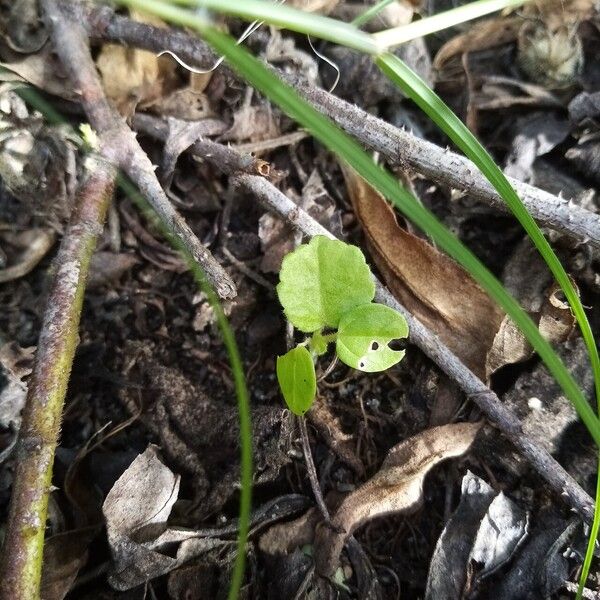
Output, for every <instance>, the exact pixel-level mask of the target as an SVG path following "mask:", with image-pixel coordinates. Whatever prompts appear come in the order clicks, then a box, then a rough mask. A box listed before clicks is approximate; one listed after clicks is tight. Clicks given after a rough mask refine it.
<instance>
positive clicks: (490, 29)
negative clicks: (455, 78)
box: [433, 17, 523, 71]
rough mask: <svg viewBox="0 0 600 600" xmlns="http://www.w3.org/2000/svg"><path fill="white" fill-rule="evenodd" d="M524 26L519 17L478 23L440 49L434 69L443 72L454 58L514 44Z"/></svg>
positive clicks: (434, 61)
mask: <svg viewBox="0 0 600 600" xmlns="http://www.w3.org/2000/svg"><path fill="white" fill-rule="evenodd" d="M522 25H523V19H521V18H518V17H515V18H508V19H488V20H486V21H481V22H480V23H476V24H475V25H473V26H471V27H469V29H468V30H467V31H466V33H463V34H461V35H457V36H456V37H453V38H452V39H450V40H449V41H447V42H446V43H445V44H444V45H443V46H442V47H441V48H440V49H439V51H438V53H437V54H436V56H435V58H434V60H433V67H434V68H435V69H436V70H438V71H441V70H442V69H443V68H444V66H445V64H446V63H447V62H448V61H449V60H450V59H451V58H452V57H454V56H457V55H458V56H460V55H462V54H464V53H465V52H474V51H477V50H486V49H489V48H494V47H496V46H501V45H503V44H508V43H510V42H514V41H515V40H516V39H517V36H518V34H519V30H520V29H521V26H522Z"/></svg>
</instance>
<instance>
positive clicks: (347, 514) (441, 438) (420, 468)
mask: <svg viewBox="0 0 600 600" xmlns="http://www.w3.org/2000/svg"><path fill="white" fill-rule="evenodd" d="M480 427H481V423H454V424H451V425H443V426H441V427H433V428H432V429H428V430H427V431H423V432H422V433H420V434H418V435H416V436H414V437H412V438H409V439H407V440H404V441H403V442H401V443H400V444H398V445H396V446H394V447H393V448H392V449H391V450H390V451H389V453H388V455H387V457H386V459H385V460H384V461H383V464H382V465H381V469H380V470H379V472H378V473H377V474H376V475H375V476H373V477H372V478H371V479H370V480H369V481H367V482H366V483H364V484H363V485H362V486H360V487H359V488H358V489H356V490H355V491H354V492H352V493H351V494H349V495H348V496H346V498H344V500H343V501H342V503H341V504H340V506H339V508H338V509H337V511H336V512H335V514H334V515H333V517H332V523H331V524H332V527H328V526H327V525H323V526H321V527H319V528H318V529H317V532H316V538H315V565H316V568H317V570H318V572H319V573H320V574H322V575H324V576H331V575H332V574H333V573H334V572H335V570H336V568H337V566H338V560H339V556H340V553H341V551H342V549H343V547H344V543H345V542H346V540H347V538H348V537H349V536H350V535H351V534H352V532H353V531H355V530H356V529H357V528H358V527H360V526H361V525H363V524H364V523H366V522H367V521H370V520H371V519H374V518H376V517H382V516H385V515H389V514H394V513H403V512H406V511H408V510H410V509H414V508H416V507H417V506H419V505H420V504H421V502H422V500H423V482H424V480H425V476H426V475H427V473H428V472H429V471H430V470H431V469H432V468H433V467H434V466H435V465H437V464H438V463H440V462H441V461H443V460H446V459H447V458H452V457H457V456H462V455H463V454H464V453H465V452H467V451H468V450H469V448H470V447H471V444H472V443H473V440H474V439H475V436H476V435H477V432H478V431H479V429H480Z"/></svg>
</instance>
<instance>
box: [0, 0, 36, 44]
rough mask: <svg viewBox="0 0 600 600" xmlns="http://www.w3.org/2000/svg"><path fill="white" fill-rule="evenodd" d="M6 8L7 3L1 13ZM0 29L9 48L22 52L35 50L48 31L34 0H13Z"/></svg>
mask: <svg viewBox="0 0 600 600" xmlns="http://www.w3.org/2000/svg"><path fill="white" fill-rule="evenodd" d="M7 9H8V5H7V6H6V8H5V9H4V11H3V13H4V12H5V11H6V10H7ZM3 16H4V15H3ZM2 21H4V19H2ZM0 29H1V33H0V35H2V37H3V38H4V39H5V40H6V43H7V44H8V45H9V46H10V47H11V49H12V50H14V51H15V52H22V53H24V54H29V53H32V52H37V51H38V50H40V48H41V47H42V46H43V45H44V44H45V43H46V40H47V39H48V31H47V29H46V28H45V27H44V26H43V23H42V20H41V19H40V15H39V8H38V2H36V0H15V1H14V2H13V3H12V6H11V7H10V9H8V19H7V21H6V22H5V23H4V22H3V23H2V27H1V28H0Z"/></svg>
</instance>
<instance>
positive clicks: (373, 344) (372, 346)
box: [371, 342, 379, 350]
mask: <svg viewBox="0 0 600 600" xmlns="http://www.w3.org/2000/svg"><path fill="white" fill-rule="evenodd" d="M377 348H379V344H378V343H377V342H373V343H372V344H371V350H377Z"/></svg>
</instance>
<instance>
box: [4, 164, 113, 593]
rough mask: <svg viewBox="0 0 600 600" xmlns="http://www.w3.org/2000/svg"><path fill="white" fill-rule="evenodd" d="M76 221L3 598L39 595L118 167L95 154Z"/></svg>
mask: <svg viewBox="0 0 600 600" xmlns="http://www.w3.org/2000/svg"><path fill="white" fill-rule="evenodd" d="M86 168H87V171H88V174H87V178H86V180H85V181H84V182H83V183H82V184H81V187H80V189H79V192H78V195H77V200H76V205H75V208H74V210H73V213H72V215H71V221H70V223H69V226H68V228H67V230H66V232H65V235H64V237H63V239H62V242H61V245H60V249H59V251H58V255H57V257H56V260H55V265H56V271H55V274H54V276H53V280H52V286H51V289H50V293H49V294H48V300H47V305H46V312H45V314H44V320H43V324H42V331H41V334H40V341H39V345H38V349H37V352H36V359H35V367H34V370H33V374H32V376H31V380H30V382H29V389H28V393H27V399H26V402H25V408H24V410H23V421H22V425H21V431H20V433H19V441H18V444H17V469H16V473H15V479H14V484H13V492H12V497H11V503H10V514H9V518H8V527H7V531H6V537H5V540H4V545H3V549H2V550H3V552H2V563H1V565H0V598H12V599H13V600H35V599H37V598H39V593H40V590H39V586H40V580H41V572H42V560H43V544H44V532H45V529H46V515H47V510H48V496H49V492H50V486H51V481H52V466H53V462H54V452H55V449H56V445H57V442H58V436H59V431H60V422H61V415H62V409H63V404H64V399H65V395H66V392H67V385H68V381H69V375H70V373H71V367H72V364H73V356H74V354H75V348H76V346H77V342H78V339H79V336H78V329H79V321H80V316H81V307H82V304H83V296H84V290H85V284H86V279H87V274H88V269H89V264H90V259H91V257H92V253H93V251H94V248H95V246H96V239H97V237H98V235H99V234H100V233H101V231H102V224H103V223H104V219H105V216H106V211H107V209H108V205H109V202H110V199H111V197H112V193H113V187H114V181H115V176H116V171H115V169H114V167H112V166H110V165H109V164H108V163H107V162H105V161H104V160H102V159H99V158H91V157H90V158H88V159H87V164H86Z"/></svg>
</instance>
